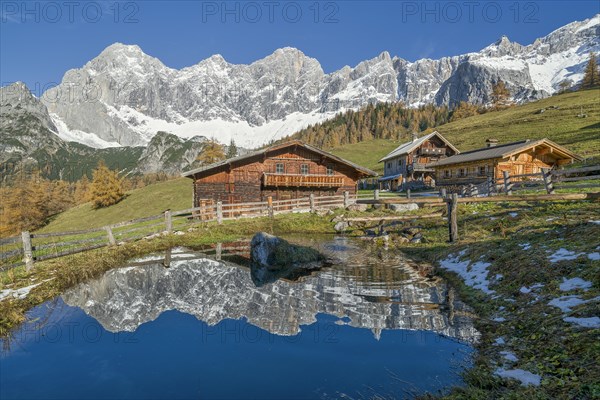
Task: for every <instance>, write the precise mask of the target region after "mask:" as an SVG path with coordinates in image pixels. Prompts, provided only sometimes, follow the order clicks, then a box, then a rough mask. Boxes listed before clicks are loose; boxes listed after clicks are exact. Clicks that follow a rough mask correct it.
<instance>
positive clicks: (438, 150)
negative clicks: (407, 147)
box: [417, 147, 446, 156]
mask: <svg viewBox="0 0 600 400" xmlns="http://www.w3.org/2000/svg"><path fill="white" fill-rule="evenodd" d="M445 154H446V149H445V148H443V147H421V148H420V149H419V150H417V155H421V156H443V155H445Z"/></svg>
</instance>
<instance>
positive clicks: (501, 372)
mask: <svg viewBox="0 0 600 400" xmlns="http://www.w3.org/2000/svg"><path fill="white" fill-rule="evenodd" d="M496 375H498V376H499V377H501V378H511V379H516V380H518V381H519V382H521V385H523V386H528V385H533V386H540V382H541V381H542V377H541V376H539V375H536V374H532V373H531V372H529V371H525V370H523V369H503V368H498V369H497V370H496Z"/></svg>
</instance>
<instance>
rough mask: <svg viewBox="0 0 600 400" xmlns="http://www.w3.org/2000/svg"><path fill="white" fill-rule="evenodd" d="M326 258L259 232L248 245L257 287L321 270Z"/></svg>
mask: <svg viewBox="0 0 600 400" xmlns="http://www.w3.org/2000/svg"><path fill="white" fill-rule="evenodd" d="M324 261H325V258H324V257H323V256H322V255H321V254H320V253H319V252H318V251H317V250H315V249H312V248H310V247H305V246H298V245H295V244H291V243H289V242H288V241H287V240H284V239H281V238H278V237H277V236H273V235H269V234H268V233H265V232H259V233H257V234H256V235H254V237H253V238H252V241H251V242H250V270H251V276H252V280H253V281H254V283H255V284H256V285H257V286H262V285H264V284H266V283H270V282H274V281H276V280H277V279H279V278H287V279H292V280H294V279H298V278H299V277H301V276H304V275H308V274H310V273H311V271H313V270H316V269H319V268H321V267H322V265H323V262H324Z"/></svg>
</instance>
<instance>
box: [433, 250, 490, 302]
mask: <svg viewBox="0 0 600 400" xmlns="http://www.w3.org/2000/svg"><path fill="white" fill-rule="evenodd" d="M464 254H465V251H461V252H460V253H459V254H458V256H456V257H454V256H453V255H452V254H450V255H449V256H448V258H446V259H445V260H442V261H440V267H442V268H444V269H446V270H448V271H452V272H455V273H457V274H458V275H459V276H460V277H461V278H462V279H463V281H464V282H465V284H466V285H468V286H471V287H472V288H474V289H479V290H481V291H483V292H484V293H487V294H492V293H495V292H494V291H493V290H490V288H489V285H490V281H489V280H488V278H487V276H488V267H489V266H490V265H491V264H490V263H486V262H481V261H477V262H475V263H471V260H465V261H460V257H461V256H462V255H464Z"/></svg>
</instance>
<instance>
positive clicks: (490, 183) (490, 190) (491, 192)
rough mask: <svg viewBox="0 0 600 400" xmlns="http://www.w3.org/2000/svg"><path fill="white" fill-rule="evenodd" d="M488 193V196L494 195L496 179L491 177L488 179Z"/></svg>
mask: <svg viewBox="0 0 600 400" xmlns="http://www.w3.org/2000/svg"><path fill="white" fill-rule="evenodd" d="M487 192H488V196H493V195H494V179H493V178H492V177H491V176H488V178H487Z"/></svg>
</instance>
